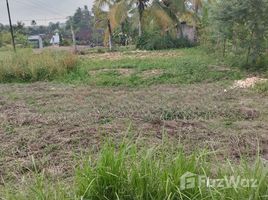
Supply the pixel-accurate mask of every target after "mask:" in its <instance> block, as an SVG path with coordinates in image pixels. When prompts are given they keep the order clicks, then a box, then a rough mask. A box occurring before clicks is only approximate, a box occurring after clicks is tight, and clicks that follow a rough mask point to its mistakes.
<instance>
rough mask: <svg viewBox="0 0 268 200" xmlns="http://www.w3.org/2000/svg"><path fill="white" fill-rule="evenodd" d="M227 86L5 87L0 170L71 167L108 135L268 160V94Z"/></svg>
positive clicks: (59, 171) (0, 98) (0, 91)
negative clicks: (165, 140) (172, 142)
mask: <svg viewBox="0 0 268 200" xmlns="http://www.w3.org/2000/svg"><path fill="white" fill-rule="evenodd" d="M225 87H226V86H225V85H221V84H194V85H188V86H170V85H161V86H151V87H149V88H146V89H127V88H120V89H119V88H94V87H91V86H71V85H61V84H52V83H34V84H25V85H18V84H12V85H11V84H7V85H1V86H0V121H1V124H0V125H1V128H0V137H1V140H0V146H1V152H0V155H1V157H0V159H1V160H0V173H1V176H3V177H4V178H11V177H12V178H14V176H15V177H17V178H18V179H19V177H21V175H23V174H25V173H27V172H28V171H30V170H31V168H32V156H33V157H34V158H35V159H36V161H37V163H38V167H39V170H43V169H45V170H46V171H47V172H48V173H51V175H59V176H68V174H69V175H70V173H72V169H73V166H74V163H75V157H76V156H79V154H80V153H81V152H86V151H87V150H88V149H92V147H94V146H96V148H97V146H98V144H99V142H100V141H101V140H102V138H104V136H107V135H108V136H111V137H113V138H118V139H119V138H122V137H123V136H124V135H126V134H127V135H129V136H133V137H140V139H141V140H146V141H147V142H148V144H153V143H161V141H162V140H161V139H162V137H163V135H166V136H168V137H170V138H172V139H173V138H174V140H176V141H177V143H178V145H179V144H183V147H184V148H185V150H186V151H190V150H194V149H197V148H208V149H213V150H216V151H217V154H218V155H219V156H220V157H221V156H226V157H229V158H232V159H238V158H240V156H250V157H255V155H256V153H257V151H258V149H260V151H261V154H262V157H263V158H264V159H268V137H267V133H268V124H267V120H268V110H267V107H268V97H267V96H261V95H258V94H256V93H255V92H253V91H251V90H240V89H239V90H230V91H227V92H225V91H224V89H225Z"/></svg>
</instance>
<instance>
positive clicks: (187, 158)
mask: <svg viewBox="0 0 268 200" xmlns="http://www.w3.org/2000/svg"><path fill="white" fill-rule="evenodd" d="M80 163H81V164H80ZM75 168H76V172H75V176H74V179H73V183H71V182H70V180H69V181H67V182H66V183H65V184H63V183H64V180H59V181H57V180H55V178H53V177H49V176H47V175H46V174H45V173H44V172H41V173H40V172H38V171H35V172H33V178H32V177H31V178H30V179H28V178H27V179H25V178H23V181H22V183H20V184H17V185H16V184H15V186H14V185H13V186H12V185H8V184H6V183H4V187H3V190H1V185H0V199H4V200H65V199H68V200H71V199H72V200H105V199H107V200H184V199H185V200H186V199H187V200H199V199H201V200H203V199H204V200H205V199H215V200H222V199H234V200H240V199H252V200H255V199H256V200H257V199H267V197H268V179H267V178H268V177H267V172H268V169H267V166H265V164H264V163H263V162H262V161H261V160H260V159H257V160H256V161H255V162H249V161H246V160H242V161H241V163H237V162H236V163H231V162H230V161H228V160H227V161H225V162H224V161H217V159H215V158H214V153H208V152H206V151H199V152H197V153H191V154H185V153H184V152H183V150H182V149H181V148H177V147H173V146H172V145H170V143H169V144H167V143H165V142H163V144H162V145H160V146H156V147H153V148H145V147H144V145H141V144H138V145H137V144H133V143H132V144H130V143H126V142H123V143H121V144H118V145H115V144H113V143H111V142H108V143H106V144H105V145H104V146H102V147H101V150H100V152H99V153H97V154H96V153H94V154H92V156H90V157H89V158H88V156H87V158H86V159H83V160H82V161H81V162H77V165H76V167H75ZM189 175H190V176H189ZM188 178H190V179H188ZM200 178H201V179H200ZM199 180H201V184H199ZM192 181H194V182H192ZM248 181H249V182H248ZM183 183H186V184H183ZM191 183H194V184H191Z"/></svg>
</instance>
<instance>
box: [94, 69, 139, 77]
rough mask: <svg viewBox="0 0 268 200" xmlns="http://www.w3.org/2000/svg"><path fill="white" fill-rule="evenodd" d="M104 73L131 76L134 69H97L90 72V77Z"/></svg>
mask: <svg viewBox="0 0 268 200" xmlns="http://www.w3.org/2000/svg"><path fill="white" fill-rule="evenodd" d="M104 72H118V73H119V74H120V75H122V76H130V75H131V74H133V73H134V69H129V68H116V69H97V70H90V71H89V74H90V75H93V76H94V75H98V74H101V73H104Z"/></svg>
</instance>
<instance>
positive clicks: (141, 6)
mask: <svg viewBox="0 0 268 200" xmlns="http://www.w3.org/2000/svg"><path fill="white" fill-rule="evenodd" d="M148 3H149V0H137V2H136V4H137V8H138V12H139V37H141V36H142V18H143V13H144V10H145V8H146V7H147V5H148Z"/></svg>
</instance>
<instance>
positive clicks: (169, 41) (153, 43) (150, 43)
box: [136, 33, 193, 50]
mask: <svg viewBox="0 0 268 200" xmlns="http://www.w3.org/2000/svg"><path fill="white" fill-rule="evenodd" d="M192 46H193V44H192V43H191V42H190V41H189V40H188V39H186V38H179V39H177V38H173V37H172V36H171V35H170V34H166V35H163V36H162V35H160V34H159V33H144V34H143V36H142V37H139V38H138V39H137V42H136V47H137V48H138V49H144V50H160V49H175V48H184V47H192Z"/></svg>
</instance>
